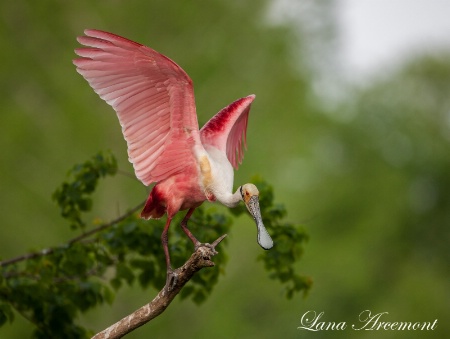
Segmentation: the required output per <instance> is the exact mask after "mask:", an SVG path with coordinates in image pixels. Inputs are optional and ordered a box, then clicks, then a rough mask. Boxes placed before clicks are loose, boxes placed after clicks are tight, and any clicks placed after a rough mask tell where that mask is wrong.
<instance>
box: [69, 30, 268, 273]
mask: <svg viewBox="0 0 450 339" xmlns="http://www.w3.org/2000/svg"><path fill="white" fill-rule="evenodd" d="M84 33H85V36H81V37H78V42H79V43H80V44H82V45H84V46H87V47H86V48H84V47H83V48H78V49H76V50H75V52H76V54H78V55H79V56H80V58H77V59H75V60H74V61H73V63H74V64H75V65H76V67H77V71H78V73H80V74H81V75H82V76H83V77H84V78H85V79H86V80H87V81H88V82H89V84H90V86H91V87H92V88H93V89H94V91H95V92H96V93H97V94H98V95H99V96H100V98H102V99H103V100H105V101H106V102H107V103H108V104H109V105H111V106H112V107H113V108H114V110H115V111H116V113H117V116H118V118H119V121H120V124H121V125H122V132H123V135H124V137H125V140H126V141H127V145H128V156H129V160H130V162H132V163H133V166H134V170H135V173H136V176H137V178H138V179H139V180H140V181H141V182H142V183H143V184H144V185H150V184H152V183H155V182H156V185H155V186H154V187H153V189H152V191H151V192H150V195H149V197H148V199H147V202H146V204H145V207H144V208H143V210H142V212H141V217H142V218H146V219H149V218H160V217H162V216H163V215H164V214H165V213H167V222H166V224H165V227H164V230H163V232H162V235H161V241H162V245H163V248H164V253H165V256H166V264H167V277H168V279H169V276H173V274H174V272H173V270H172V267H171V264H170V256H169V250H168V246H167V243H168V237H167V232H168V229H169V226H170V222H171V220H172V218H173V217H174V216H175V214H176V213H177V212H178V211H180V210H186V209H188V212H187V214H186V216H185V217H184V219H183V221H182V222H181V228H182V229H183V231H184V232H185V233H186V235H187V236H188V237H189V238H190V239H191V241H192V242H193V243H194V245H195V246H196V247H197V246H199V245H200V242H199V241H198V240H197V239H196V238H195V237H194V236H193V235H192V233H191V232H190V231H189V229H188V228H187V222H188V220H189V218H190V216H191V215H192V213H193V212H194V210H195V208H197V207H198V206H200V205H201V204H202V203H203V202H204V201H205V200H209V201H216V200H217V201H219V202H221V203H222V204H223V205H225V206H228V207H235V206H236V205H237V204H238V203H239V202H240V201H243V202H244V203H245V204H246V206H247V209H248V211H249V212H250V214H251V215H252V216H253V218H254V220H255V222H256V226H257V232H258V236H257V240H258V243H259V245H261V247H262V248H264V249H270V248H271V247H272V246H273V242H272V239H271V238H270V236H269V234H268V232H267V231H266V229H265V227H264V225H263V222H262V218H261V212H260V209H259V202H258V195H259V192H258V189H257V188H256V186H255V185H253V184H245V185H242V186H240V187H239V188H238V189H237V190H236V192H235V193H232V189H233V167H234V168H236V169H237V168H238V165H239V164H240V163H241V161H242V158H243V149H244V148H245V147H246V129H247V120H248V115H249V111H250V105H251V103H252V101H253V100H254V98H255V96H254V95H249V96H247V97H245V98H241V99H239V100H236V101H235V102H233V103H232V104H230V105H229V106H227V107H225V108H223V109H222V110H221V111H220V112H219V113H217V114H216V115H215V116H214V117H213V118H212V119H211V120H209V121H208V122H207V123H206V124H205V126H203V128H202V129H201V130H199V127H198V121H197V115H196V109H195V102H194V90H193V85H192V80H191V79H190V78H189V76H188V75H187V74H186V73H185V72H184V71H183V69H181V67H180V66H178V65H177V64H176V63H175V62H173V61H172V60H170V59H169V58H167V57H166V56H164V55H162V54H160V53H158V52H156V51H154V50H153V49H151V48H149V47H146V46H143V45H141V44H139V43H136V42H134V41H131V40H128V39H125V38H123V37H120V36H117V35H114V34H112V33H107V32H103V31H99V30H92V29H88V30H85V31H84Z"/></svg>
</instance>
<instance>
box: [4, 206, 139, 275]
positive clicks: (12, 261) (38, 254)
mask: <svg viewBox="0 0 450 339" xmlns="http://www.w3.org/2000/svg"><path fill="white" fill-rule="evenodd" d="M142 206H144V202H141V203H140V204H139V205H137V206H135V207H134V208H132V209H131V210H129V211H128V212H127V213H125V214H123V215H121V216H120V217H118V218H116V219H114V220H112V221H110V222H108V223H105V224H102V225H100V226H98V227H96V228H93V229H92V230H90V231H88V232H85V233H83V234H81V235H79V236H77V237H75V238H72V239H70V240H69V241H68V242H67V243H66V245H69V246H70V245H72V244H74V243H76V242H78V241H80V240H83V239H85V238H88V237H90V236H91V235H93V234H95V233H98V232H100V231H103V230H104V229H107V228H108V227H111V226H112V225H115V224H117V223H119V222H121V221H122V220H124V219H126V218H128V217H129V216H130V215H132V214H133V213H135V212H136V211H138V210H140V209H141V208H142ZM56 249H57V247H49V248H44V249H43V250H40V251H39V252H32V253H26V254H22V255H19V256H18V257H15V258H11V259H7V260H4V261H0V267H5V266H8V265H12V264H15V263H17V262H20V261H24V260H28V259H33V258H38V257H42V256H44V255H49V254H52V253H53V252H55V250H56Z"/></svg>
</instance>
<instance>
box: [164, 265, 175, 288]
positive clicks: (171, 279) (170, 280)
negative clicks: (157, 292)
mask: <svg viewBox="0 0 450 339" xmlns="http://www.w3.org/2000/svg"><path fill="white" fill-rule="evenodd" d="M177 282H178V273H177V272H176V270H173V269H172V268H171V267H168V268H167V275H166V289H167V290H168V291H172V290H173V289H174V287H175V285H176V284H177Z"/></svg>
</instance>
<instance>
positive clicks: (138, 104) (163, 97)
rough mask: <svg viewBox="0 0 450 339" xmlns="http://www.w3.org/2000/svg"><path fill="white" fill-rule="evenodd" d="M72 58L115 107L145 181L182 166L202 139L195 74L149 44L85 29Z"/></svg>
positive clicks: (190, 159) (132, 158)
mask: <svg viewBox="0 0 450 339" xmlns="http://www.w3.org/2000/svg"><path fill="white" fill-rule="evenodd" d="M84 33H85V36H81V37H79V38H78V41H79V42H80V43H81V44H82V45H85V46H87V48H78V49H76V50H75V52H76V53H77V54H78V55H79V56H80V57H81V58H78V59H75V60H74V61H73V63H74V64H75V65H76V66H77V71H78V73H80V74H81V75H82V76H83V77H84V78H85V79H86V80H87V81H88V82H89V84H90V85H91V87H92V88H93V89H94V91H95V92H96V93H97V94H98V95H99V96H100V98H102V99H103V100H105V101H106V102H107V103H108V104H109V105H111V106H112V107H113V108H114V110H115V111H116V113H117V116H118V118H119V121H120V124H121V125H122V132H123V135H124V137H125V140H126V141H127V145H128V156H129V160H130V161H131V162H132V163H133V166H134V170H135V173H136V176H137V177H138V179H139V180H141V181H142V182H143V183H144V184H145V185H149V184H151V183H152V182H156V181H160V180H164V179H166V178H168V177H169V176H171V175H173V174H175V173H178V172H181V171H183V169H184V168H185V167H186V166H188V165H189V164H192V162H193V161H195V157H194V154H193V147H194V145H195V144H196V143H200V137H199V130H198V122H197V115H196V112H195V101H194V90H193V85H192V80H191V79H190V78H189V76H188V75H187V74H186V73H185V72H184V71H183V70H182V69H181V67H179V66H178V65H177V64H176V63H175V62H173V61H172V60H170V59H169V58H167V57H165V56H164V55H162V54H160V53H158V52H156V51H154V50H153V49H151V48H148V47H146V46H143V45H141V44H138V43H136V42H133V41H131V40H128V39H125V38H122V37H120V36H117V35H114V34H111V33H107V32H103V31H99V30H85V31H84Z"/></svg>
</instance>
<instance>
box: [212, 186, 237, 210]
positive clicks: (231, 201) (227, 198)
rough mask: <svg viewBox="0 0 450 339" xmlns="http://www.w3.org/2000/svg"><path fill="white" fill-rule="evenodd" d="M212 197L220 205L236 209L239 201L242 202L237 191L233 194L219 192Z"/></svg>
mask: <svg viewBox="0 0 450 339" xmlns="http://www.w3.org/2000/svg"><path fill="white" fill-rule="evenodd" d="M214 195H215V197H216V199H217V200H218V201H219V202H220V203H221V204H223V205H225V206H227V207H231V208H232V207H236V206H237V205H238V204H239V201H241V200H242V198H241V193H240V191H239V189H237V190H236V192H234V193H229V192H221V193H215V194H214Z"/></svg>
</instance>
